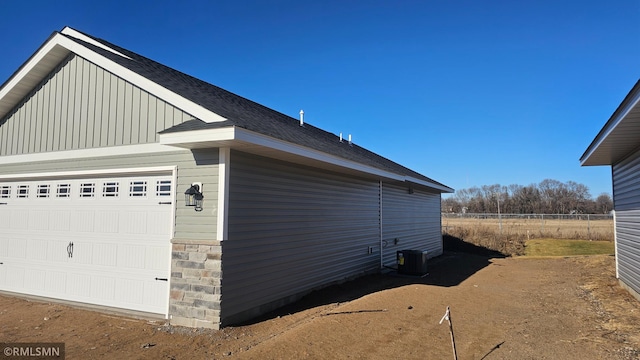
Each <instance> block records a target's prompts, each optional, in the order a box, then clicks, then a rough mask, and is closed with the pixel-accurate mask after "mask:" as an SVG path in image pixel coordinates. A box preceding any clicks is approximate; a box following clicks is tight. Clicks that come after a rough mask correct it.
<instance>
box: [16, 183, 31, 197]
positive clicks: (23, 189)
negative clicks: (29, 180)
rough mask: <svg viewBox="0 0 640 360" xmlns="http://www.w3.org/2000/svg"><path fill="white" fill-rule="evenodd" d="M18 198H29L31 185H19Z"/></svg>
mask: <svg viewBox="0 0 640 360" xmlns="http://www.w3.org/2000/svg"><path fill="white" fill-rule="evenodd" d="M17 195H18V196H17V197H18V198H28V197H29V185H18V191H17Z"/></svg>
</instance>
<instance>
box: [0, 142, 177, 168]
mask: <svg viewBox="0 0 640 360" xmlns="http://www.w3.org/2000/svg"><path fill="white" fill-rule="evenodd" d="M176 151H185V150H184V149H179V148H176V147H174V146H166V145H161V144H157V143H151V144H139V145H123V146H112V147H104V148H94V149H80V150H63V151H51V152H45V153H37V154H22V155H9V156H0V165H10V164H20V163H30V162H38V161H56V160H71V159H86V158H95V157H107V156H122V155H140V154H151V153H158V152H176Z"/></svg>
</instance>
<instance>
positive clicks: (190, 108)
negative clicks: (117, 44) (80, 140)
mask: <svg viewBox="0 0 640 360" xmlns="http://www.w3.org/2000/svg"><path fill="white" fill-rule="evenodd" d="M62 31H63V33H64V34H65V35H67V36H70V37H76V35H78V36H77V37H76V38H78V39H79V40H82V41H86V42H89V43H91V44H94V45H96V46H99V47H101V48H103V49H106V50H108V51H110V52H112V53H114V54H116V55H118V56H123V57H125V58H127V59H129V58H128V57H126V56H124V55H122V54H121V53H120V52H118V51H116V50H114V49H111V48H109V47H107V46H106V45H104V44H101V43H99V42H97V41H95V40H93V39H91V38H89V37H87V36H85V35H83V34H80V33H78V32H77V31H75V30H73V29H71V28H68V27H67V28H65V29H63V30H62ZM87 40H91V41H87ZM70 52H73V53H75V54H77V55H78V56H80V57H82V58H85V59H87V60H89V61H90V62H92V63H94V64H96V65H98V66H100V67H102V68H104V69H106V70H107V71H109V72H111V73H113V74H115V75H117V76H119V77H121V78H123V79H125V80H127V81H128V82H130V83H132V84H133V85H135V86H138V87H140V88H141V89H144V90H145V91H148V92H149V93H151V94H153V95H155V96H157V97H158V98H160V99H163V100H165V101H167V102H168V103H170V104H172V105H173V106H175V107H177V108H179V109H181V110H183V111H185V112H186V113H188V114H190V115H192V116H194V117H196V118H198V119H200V120H202V121H204V122H207V123H210V122H218V121H225V120H226V119H225V118H224V117H222V116H220V115H218V114H216V113H214V112H212V111H210V110H208V109H206V108H204V107H202V106H200V105H198V104H196V103H194V102H192V101H191V100H188V99H186V98H184V97H182V96H180V95H178V94H176V93H175V92H173V91H171V90H169V89H167V88H164V87H162V86H160V85H158V84H157V83H155V82H153V81H151V80H149V79H147V78H145V77H144V76H141V75H139V74H137V73H135V72H133V71H131V70H129V69H127V68H126V67H124V66H122V65H119V64H117V63H115V62H113V61H111V60H109V59H107V58H105V57H104V56H101V55H99V54H97V53H96V52H94V51H92V50H90V49H88V48H87V47H85V46H83V45H81V44H79V43H77V42H75V41H73V40H71V39H69V38H67V37H66V36H64V35H62V34H61V33H54V34H53V35H52V36H51V37H50V38H49V39H48V40H47V41H46V42H45V44H44V45H42V46H41V47H40V49H38V51H37V52H36V53H35V54H34V55H32V56H31V58H29V60H27V62H26V63H25V64H24V65H23V66H22V67H21V68H20V69H19V70H18V72H16V73H15V74H14V75H13V77H12V78H11V79H10V80H9V81H8V82H7V83H6V84H5V86H4V87H3V88H2V89H0V118H1V117H4V116H5V115H6V114H7V113H8V112H9V111H11V109H13V107H15V106H16V104H18V103H19V102H20V101H21V100H22V99H23V98H24V97H25V96H26V95H27V94H28V93H29V92H30V91H32V90H33V88H34V87H36V86H37V85H38V83H40V81H42V79H44V78H45V77H46V76H47V75H48V74H49V73H50V72H51V71H52V70H53V69H54V68H55V67H56V66H57V65H58V64H60V62H61V61H62V60H63V59H64V58H65V57H66V56H67V55H69V53H70Z"/></svg>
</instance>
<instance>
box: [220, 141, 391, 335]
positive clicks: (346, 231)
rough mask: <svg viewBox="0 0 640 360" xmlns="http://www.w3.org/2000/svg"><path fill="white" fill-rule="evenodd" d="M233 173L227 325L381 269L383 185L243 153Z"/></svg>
mask: <svg viewBox="0 0 640 360" xmlns="http://www.w3.org/2000/svg"><path fill="white" fill-rule="evenodd" d="M230 168H231V172H230V187H229V218H228V221H229V223H228V226H229V227H228V231H229V235H228V240H225V241H224V242H223V252H222V261H223V269H222V289H223V290H222V305H221V309H222V313H221V317H222V319H223V322H225V323H229V322H236V321H239V320H243V319H245V318H249V317H253V316H255V315H257V314H259V313H260V312H264V310H268V309H265V308H264V307H263V308H262V310H258V311H257V312H254V313H251V312H250V311H249V310H252V311H253V310H256V309H259V307H260V306H262V305H265V304H269V303H275V302H277V301H280V300H282V299H286V298H287V297H292V296H295V295H296V294H300V293H304V292H306V291H310V290H312V289H314V288H318V287H320V286H322V285H324V284H327V283H332V282H337V281H340V280H344V279H346V278H349V277H354V276H358V275H362V274H364V273H366V272H370V271H375V270H377V269H379V265H380V253H379V250H378V248H379V241H380V240H379V234H380V228H379V226H380V224H379V196H378V194H379V187H378V182H377V181H372V180H363V179H358V178H352V177H347V176H343V175H339V174H333V173H326V172H322V171H319V170H315V169H311V168H306V167H304V166H301V165H294V164H290V163H285V162H280V161H276V160H271V159H267V158H262V157H258V156H253V155H248V154H244V153H240V152H236V151H233V152H232V153H231V166H230ZM370 246H371V247H374V248H375V251H374V252H373V253H372V254H368V248H369V247H370ZM283 304H284V303H280V305H283ZM243 313H244V314H243Z"/></svg>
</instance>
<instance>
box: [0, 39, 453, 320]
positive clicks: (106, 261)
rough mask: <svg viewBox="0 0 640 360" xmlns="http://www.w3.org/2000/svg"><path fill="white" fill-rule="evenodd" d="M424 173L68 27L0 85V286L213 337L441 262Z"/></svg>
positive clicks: (433, 203)
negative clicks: (354, 282)
mask: <svg viewBox="0 0 640 360" xmlns="http://www.w3.org/2000/svg"><path fill="white" fill-rule="evenodd" d="M452 191H453V190H452V189H451V188H449V187H447V186H445V185H443V184H441V183H439V182H437V181H434V180H432V179H430V178H428V177H426V176H424V175H421V174H419V173H417V172H415V171H412V170H410V169H408V168H406V167H403V166H401V165H399V164H397V163H395V162H393V161H390V160H388V159H386V158H384V157H382V156H379V155H377V154H375V153H373V152H371V151H368V150H366V149H364V148H362V147H360V146H358V145H356V144H354V143H351V142H350V141H348V140H346V139H341V137H339V136H337V135H334V134H331V133H328V132H326V131H324V130H322V129H319V128H317V127H314V126H312V125H310V124H307V123H303V121H301V119H297V118H292V117H289V116H286V115H283V114H281V113H279V112H277V111H274V110H272V109H269V108H267V107H264V106H262V105H260V104H257V103H255V102H252V101H250V100H247V99H245V98H243V97H240V96H238V95H235V94H232V93H230V92H228V91H226V90H224V89H221V88H219V87H216V86H214V85H211V84H209V83H206V82H204V81H201V80H198V79H196V78H193V77H191V76H188V75H186V74H184V73H181V72H179V71H176V70H174V69H171V68H168V67H166V66H164V65H162V64H159V63H157V62H154V61H152V60H150V59H147V58H145V57H143V56H140V55H138V54H136V53H133V52H131V51H128V50H126V49H123V48H120V47H118V46H116V45H113V44H111V43H109V42H107V41H104V40H102V39H98V38H95V37H93V36H90V35H87V34H85V33H82V32H79V31H77V30H74V29H72V28H69V27H66V28H64V29H63V30H61V31H60V32H54V33H53V34H52V35H51V36H50V37H49V38H48V39H47V40H46V41H45V42H44V44H42V46H41V47H40V48H39V49H37V51H36V52H35V53H34V54H33V55H32V56H31V57H30V58H29V59H28V60H27V61H26V62H25V63H24V64H23V65H22V66H21V67H20V68H19V69H17V70H16V72H15V73H14V74H13V75H12V76H11V77H10V78H9V79H8V80H7V81H6V82H5V83H4V84H3V85H2V87H0V263H1V265H0V291H2V292H8V293H18V294H28V295H30V296H37V297H43V298H51V299H59V300H64V301H70V302H76V303H82V304H91V305H93V306H98V307H104V308H106V309H122V310H126V311H130V312H140V313H142V314H145V315H154V316H159V317H164V318H167V319H170V322H171V323H173V324H175V325H183V326H194V327H210V328H219V327H220V326H223V325H228V324H233V323H236V322H238V321H243V320H246V319H249V318H252V317H255V316H256V315H259V314H262V313H264V312H266V311H269V310H272V309H274V308H276V307H278V306H281V305H284V304H286V303H288V302H291V301H294V300H296V299H298V298H299V297H300V296H301V295H302V294H304V293H307V292H309V291H311V290H313V289H317V288H319V287H322V286H326V285H327V284H330V283H335V282H339V281H343V280H345V279H349V278H353V277H356V276H359V275H362V274H366V273H371V272H376V271H380V270H381V269H382V268H383V267H384V266H393V265H395V261H396V260H395V256H396V251H397V250H402V249H417V250H423V251H428V254H429V256H438V255H440V254H441V253H442V250H443V245H442V236H441V228H440V196H441V193H447V192H452Z"/></svg>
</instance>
